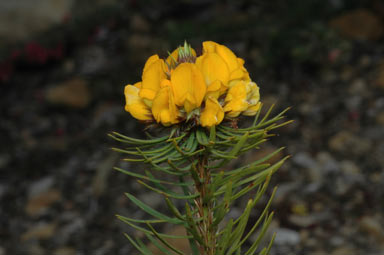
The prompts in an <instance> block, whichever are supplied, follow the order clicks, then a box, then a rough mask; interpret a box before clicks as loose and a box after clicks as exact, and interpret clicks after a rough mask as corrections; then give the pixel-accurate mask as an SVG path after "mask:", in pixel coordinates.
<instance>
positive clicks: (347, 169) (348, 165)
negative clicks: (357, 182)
mask: <svg viewBox="0 0 384 255" xmlns="http://www.w3.org/2000/svg"><path fill="white" fill-rule="evenodd" d="M340 168H341V171H343V172H344V173H345V174H347V175H359V174H360V168H359V167H358V166H357V165H356V164H355V163H354V162H353V161H350V160H343V161H341V163H340Z"/></svg>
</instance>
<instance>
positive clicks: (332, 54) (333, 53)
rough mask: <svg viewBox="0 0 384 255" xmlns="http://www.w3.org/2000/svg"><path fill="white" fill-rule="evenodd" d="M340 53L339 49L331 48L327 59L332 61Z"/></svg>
mask: <svg viewBox="0 0 384 255" xmlns="http://www.w3.org/2000/svg"><path fill="white" fill-rule="evenodd" d="M340 55H341V50H340V49H332V50H330V51H329V52H328V61H329V62H331V63H334V62H335V61H336V60H337V59H338V58H339V57H340Z"/></svg>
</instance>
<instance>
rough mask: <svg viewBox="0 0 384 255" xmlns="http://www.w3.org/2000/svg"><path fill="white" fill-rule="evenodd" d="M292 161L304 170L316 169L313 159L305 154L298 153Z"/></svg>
mask: <svg viewBox="0 0 384 255" xmlns="http://www.w3.org/2000/svg"><path fill="white" fill-rule="evenodd" d="M292 161H293V162H294V163H296V164H297V165H298V166H301V167H304V168H316V167H317V162H316V160H315V159H313V158H312V157H311V155H309V154H308V153H307V152H298V153H296V154H295V155H294V156H293V158H292Z"/></svg>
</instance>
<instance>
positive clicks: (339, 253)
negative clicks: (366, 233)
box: [331, 247, 358, 255]
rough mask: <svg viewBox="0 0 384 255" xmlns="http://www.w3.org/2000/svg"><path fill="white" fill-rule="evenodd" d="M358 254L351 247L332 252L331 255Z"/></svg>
mask: <svg viewBox="0 0 384 255" xmlns="http://www.w3.org/2000/svg"><path fill="white" fill-rule="evenodd" d="M357 254H358V253H357V252H356V250H355V249H354V248H351V247H339V248H336V249H335V250H334V251H332V253H331V255H357Z"/></svg>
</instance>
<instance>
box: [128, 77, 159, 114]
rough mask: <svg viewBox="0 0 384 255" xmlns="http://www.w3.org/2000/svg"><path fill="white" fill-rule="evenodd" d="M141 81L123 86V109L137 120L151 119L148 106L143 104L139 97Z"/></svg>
mask: <svg viewBox="0 0 384 255" xmlns="http://www.w3.org/2000/svg"><path fill="white" fill-rule="evenodd" d="M140 87H141V82H137V83H136V84H135V85H134V86H132V85H127V86H125V88H124V95H125V101H126V103H125V110H126V111H127V112H129V113H130V114H131V115H132V116H133V117H134V118H136V119H139V120H151V119H152V114H151V110H150V109H149V107H148V106H147V105H146V104H144V102H143V100H141V98H140V97H139V91H140Z"/></svg>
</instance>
